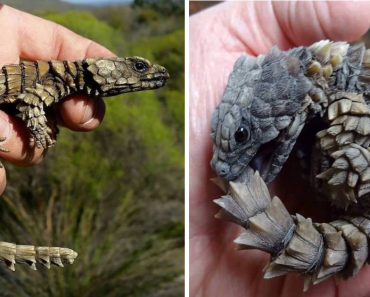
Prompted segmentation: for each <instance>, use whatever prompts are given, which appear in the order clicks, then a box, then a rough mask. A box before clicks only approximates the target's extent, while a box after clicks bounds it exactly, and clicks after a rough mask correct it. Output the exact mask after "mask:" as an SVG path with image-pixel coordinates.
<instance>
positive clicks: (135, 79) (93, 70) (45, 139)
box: [0, 57, 169, 270]
mask: <svg viewBox="0 0 370 297" xmlns="http://www.w3.org/2000/svg"><path fill="white" fill-rule="evenodd" d="M168 78H169V75H168V73H167V71H166V69H165V68H164V67H162V66H159V65H153V64H152V63H151V62H149V61H148V60H146V59H143V58H140V57H128V58H90V59H84V60H77V61H74V62H72V61H56V60H52V61H48V62H45V61H23V62H21V63H20V64H12V65H5V66H3V67H2V69H1V72H0V109H4V110H6V111H7V112H10V113H12V114H14V115H17V116H19V117H21V118H22V119H23V121H25V123H26V125H27V127H28V129H29V130H30V134H31V137H30V146H31V147H34V146H35V145H36V146H37V148H41V147H43V148H47V147H50V146H53V145H54V143H55V141H56V136H57V134H58V132H59V129H58V127H57V125H56V121H55V118H54V115H53V110H52V109H53V105H54V104H56V103H57V102H59V101H61V100H63V99H64V98H65V97H67V96H68V95H70V94H73V93H85V94H87V95H89V96H92V97H98V96H99V97H108V96H115V95H119V94H123V93H129V92H137V91H143V90H153V89H157V88H160V87H163V86H165V85H166V82H167V79H168ZM5 140H6V138H5V137H0V142H3V141H5ZM0 150H1V151H3V152H8V151H9V150H8V149H6V148H4V147H2V146H0ZM0 164H1V163H0ZM0 166H2V165H0ZM76 257H77V253H76V252H74V251H73V250H71V249H67V248H59V247H34V246H28V245H15V244H12V243H6V242H0V262H3V263H5V265H6V266H7V267H9V268H10V269H11V270H14V269H15V268H14V265H15V264H16V263H18V264H26V265H29V266H30V267H31V268H32V269H36V265H35V264H36V263H38V264H42V265H44V266H46V267H48V268H50V264H54V265H57V266H63V264H72V263H73V261H74V259H75V258H76Z"/></svg>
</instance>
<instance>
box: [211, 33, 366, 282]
mask: <svg viewBox="0 0 370 297" xmlns="http://www.w3.org/2000/svg"><path fill="white" fill-rule="evenodd" d="M369 82H370V50H366V49H365V47H364V45H363V44H356V45H349V44H347V43H346V42H330V41H327V40H326V41H320V42H318V43H315V44H313V45H312V46H310V47H298V48H293V49H291V50H288V51H285V52H284V51H280V50H279V49H278V48H277V47H276V46H274V47H273V48H272V49H271V50H270V52H269V53H268V54H267V55H265V56H263V55H261V56H259V57H257V58H251V57H248V56H246V55H242V56H241V57H240V58H239V59H238V60H237V61H236V63H235V65H234V69H233V71H232V73H231V74H230V76H229V81H228V84H227V87H226V89H225V92H224V95H223V98H222V102H221V103H220V104H219V105H218V107H217V108H216V110H215V112H214V113H213V116H212V122H211V137H212V140H213V142H214V146H213V158H212V161H211V166H212V167H213V168H214V169H215V171H216V173H217V175H218V176H219V177H220V178H223V179H225V180H227V181H229V182H230V183H229V186H227V187H225V185H224V184H222V183H221V184H222V187H223V189H224V190H226V191H227V192H228V193H227V195H225V196H223V197H222V198H220V199H217V200H215V202H216V203H217V204H219V205H220V206H221V207H222V208H223V209H222V211H221V212H220V213H219V214H218V217H221V218H225V219H228V220H230V221H232V222H234V223H237V224H239V225H241V226H243V227H244V228H245V229H246V231H245V233H243V234H242V235H241V236H240V237H239V238H238V239H236V243H238V247H239V248H241V249H243V248H257V249H260V250H263V251H265V252H268V253H270V254H271V260H270V263H269V264H268V266H267V267H266V270H265V277H266V278H269V277H274V276H278V275H283V274H285V273H288V272H299V273H302V274H305V275H306V276H307V281H306V285H305V289H307V288H308V286H309V284H310V283H318V282H320V281H322V280H324V279H326V278H328V277H329V276H331V275H334V274H335V275H337V276H339V277H342V278H345V279H346V278H348V277H351V276H354V275H355V274H357V272H358V271H359V269H360V268H361V267H362V266H363V265H364V264H365V262H366V261H369V260H370V255H369V243H368V242H369V240H370V215H369V214H368V211H369V201H370V199H369V196H370V151H369V146H370V108H369V107H368V105H369V103H370V84H369ZM313 121H319V122H320V127H321V128H320V129H319V130H318V131H316V132H317V140H316V142H315V143H312V144H311V148H310V151H311V155H310V162H311V166H310V169H311V171H310V182H311V185H312V187H313V188H314V189H315V191H316V193H317V194H318V195H320V196H324V197H326V198H327V199H329V200H330V202H331V203H332V204H333V205H335V206H337V207H340V208H343V209H344V210H346V215H344V216H343V217H341V218H340V219H339V220H337V221H334V222H331V223H329V224H326V223H323V224H314V223H312V221H311V219H305V218H304V217H302V216H301V215H298V214H297V215H296V216H290V215H289V213H288V212H287V210H286V209H285V207H284V205H283V204H282V203H281V201H280V200H279V198H277V197H274V198H273V199H272V200H271V199H270V196H269V194H268V191H267V188H266V185H265V182H266V183H269V182H270V181H272V180H273V179H274V178H275V177H276V175H277V174H278V173H279V171H280V170H281V168H282V166H283V164H284V163H285V161H286V160H287V158H288V156H289V154H290V153H291V151H292V149H293V147H294V145H295V144H296V141H297V138H298V136H299V135H300V134H301V132H302V129H303V128H304V127H305V126H309V125H310V124H309V123H310V122H313ZM254 171H255V172H256V173H253V172H254ZM258 172H259V173H258ZM259 174H260V175H261V177H260V175H259Z"/></svg>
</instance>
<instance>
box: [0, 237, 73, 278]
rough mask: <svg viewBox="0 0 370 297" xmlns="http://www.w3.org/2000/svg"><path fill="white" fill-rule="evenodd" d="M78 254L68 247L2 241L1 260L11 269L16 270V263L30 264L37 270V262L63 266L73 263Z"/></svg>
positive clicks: (45, 264)
mask: <svg viewBox="0 0 370 297" xmlns="http://www.w3.org/2000/svg"><path fill="white" fill-rule="evenodd" d="M77 256H78V254H77V253H76V252H75V251H73V250H71V249H67V248H60V247H35V246H32V245H16V244H14V243H8V242H2V241H1V242H0V262H2V263H4V264H5V265H6V266H7V267H8V268H9V269H10V270H13V271H14V270H15V264H21V265H28V266H29V267H30V268H31V269H33V270H36V264H40V265H43V266H45V267H47V268H50V265H51V264H52V265H55V266H59V267H63V266H64V264H73V262H74V260H75V258H76V257H77Z"/></svg>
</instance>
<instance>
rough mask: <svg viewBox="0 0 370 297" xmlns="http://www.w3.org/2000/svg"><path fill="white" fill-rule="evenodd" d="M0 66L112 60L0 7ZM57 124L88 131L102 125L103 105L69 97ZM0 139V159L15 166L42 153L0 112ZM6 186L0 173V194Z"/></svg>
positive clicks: (84, 42) (82, 41)
mask: <svg viewBox="0 0 370 297" xmlns="http://www.w3.org/2000/svg"><path fill="white" fill-rule="evenodd" d="M0 28H1V34H0V65H1V66H3V65H4V64H12V63H19V58H20V57H21V58H23V59H28V60H44V61H48V60H52V59H56V60H76V59H84V58H88V57H104V56H114V55H113V53H111V52H110V51H109V50H107V49H105V48H104V47H102V46H100V45H98V44H97V43H95V42H93V41H91V40H88V39H86V38H83V37H81V36H79V35H77V34H75V33H73V32H71V31H69V30H68V29H66V28H64V27H62V26H60V25H57V24H55V23H52V22H49V21H46V20H43V19H41V18H38V17H35V16H32V15H29V14H27V13H24V12H21V11H18V10H16V9H13V8H11V7H8V6H5V5H1V6H0ZM55 112H56V115H57V118H58V124H59V125H62V126H65V127H67V128H69V129H71V130H74V131H90V130H93V129H95V128H96V127H97V126H98V125H99V124H100V122H101V121H102V119H103V117H104V113H105V105H104V102H103V100H102V99H91V98H89V97H87V96H84V95H73V96H70V97H68V98H67V99H65V100H63V101H62V102H61V103H60V104H58V105H57V106H56V108H55ZM0 136H2V137H4V136H5V137H7V139H6V140H5V141H4V142H2V143H1V145H2V146H4V147H5V148H7V149H9V150H10V152H8V153H6V152H0V157H1V158H3V159H5V160H7V161H10V162H12V163H14V164H17V165H19V166H32V165H36V164H38V163H40V162H41V161H42V159H43V157H44V155H45V150H44V149H38V148H30V147H29V138H30V135H29V130H28V128H27V127H26V124H25V123H24V122H23V121H22V120H21V119H19V118H17V117H15V116H11V115H8V114H7V113H5V112H3V111H0ZM5 186H6V174H5V170H4V169H0V194H1V193H2V192H3V191H4V189H5Z"/></svg>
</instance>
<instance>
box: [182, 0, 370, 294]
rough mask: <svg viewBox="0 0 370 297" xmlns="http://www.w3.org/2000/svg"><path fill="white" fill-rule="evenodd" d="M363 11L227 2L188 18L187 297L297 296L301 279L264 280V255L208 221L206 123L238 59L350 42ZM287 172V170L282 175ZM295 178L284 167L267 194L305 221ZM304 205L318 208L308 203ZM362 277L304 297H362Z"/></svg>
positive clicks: (368, 288) (236, 230)
mask: <svg viewBox="0 0 370 297" xmlns="http://www.w3.org/2000/svg"><path fill="white" fill-rule="evenodd" d="M369 9H370V3H360V2H357V3H354V2H313V1H312V2H231V3H223V4H221V5H218V6H215V7H213V8H211V9H208V10H206V11H204V12H201V13H199V14H197V15H195V16H193V17H191V19H190V67H189V69H190V83H189V85H190V87H191V88H190V120H189V123H190V129H189V131H190V132H189V137H190V143H191V145H190V170H189V171H190V210H191V212H190V240H189V245H190V267H191V270H190V296H233V297H238V296H258V297H260V296H284V297H286V296H301V295H302V294H303V293H302V289H303V278H302V277H299V278H297V276H296V275H294V274H288V275H286V276H283V277H277V278H273V279H269V280H264V279H263V272H262V269H263V267H264V266H265V265H266V264H267V262H268V257H269V255H267V254H266V253H263V252H260V251H256V250H251V251H242V252H236V251H235V250H234V244H233V242H232V241H233V240H234V239H235V238H236V237H237V236H238V235H239V234H240V233H241V232H242V229H241V228H240V227H238V226H236V225H234V224H231V223H230V222H224V221H219V220H216V219H215V218H214V215H215V214H216V213H217V211H218V210H219V207H218V206H216V205H215V204H213V202H212V200H213V199H216V198H218V197H219V196H220V194H221V193H220V191H219V190H218V189H217V188H216V187H215V186H214V185H212V184H211V182H210V181H209V179H210V178H211V177H214V176H215V173H214V172H213V171H212V169H211V168H210V165H209V162H210V160H211V157H212V142H211V139H210V136H209V134H210V128H209V127H210V118H211V115H212V112H213V110H214V109H215V107H216V106H217V104H218V103H219V102H220V101H221V97H222V93H223V90H224V88H225V86H226V82H227V77H228V75H229V73H230V72H231V70H232V67H233V64H234V62H235V61H236V59H237V58H238V57H239V56H240V55H241V53H242V52H246V53H247V54H249V55H252V56H257V55H259V54H265V53H267V52H268V50H269V49H270V48H271V46H272V45H274V44H277V45H278V46H279V48H280V49H283V50H286V49H288V48H291V47H295V46H299V45H310V44H312V43H314V42H316V41H318V40H322V39H330V40H345V41H354V40H355V39H357V38H359V37H360V36H361V35H362V34H364V33H365V31H366V30H367V29H368V28H369V26H370V19H369V17H368V13H367V12H368V11H369ZM289 165H291V166H292V167H291V168H295V169H294V170H287V166H288V167H289ZM291 168H290V169H291ZM298 170H299V168H297V167H296V164H294V163H293V164H286V166H284V169H283V171H282V172H281V173H280V174H279V175H278V177H277V179H276V180H275V181H274V182H273V183H272V184H271V186H270V187H269V189H270V192H272V193H273V194H276V195H277V196H279V197H280V198H281V199H282V200H283V202H284V203H285V204H286V205H287V208H288V210H290V211H291V213H295V212H299V213H301V214H304V215H306V213H308V212H307V205H306V204H305V205H303V203H302V196H305V194H306V193H310V192H309V191H308V192H307V189H306V188H305V187H304V185H303V184H302V183H299V182H297V184H296V185H295V188H294V190H292V181H297V171H298ZM306 196H307V195H306ZM310 202H311V203H312V202H313V203H315V204H316V206H317V205H318V203H319V202H315V201H313V198H312V196H311V200H310ZM311 205H312V204H311ZM302 209H304V210H305V211H302ZM316 209H317V207H316ZM312 215H313V214H312V213H311V216H312ZM369 275H370V269H369V267H364V268H362V270H361V272H360V273H359V274H358V275H357V276H356V277H355V278H352V279H350V280H348V281H347V282H345V283H341V284H339V286H335V282H334V280H333V278H331V279H329V280H326V281H324V282H323V283H320V284H318V285H316V286H313V287H311V288H310V290H309V291H308V292H307V293H306V294H305V296H343V297H347V296H351V297H357V296H370V285H369V283H368V281H367V280H366V279H367V278H368V277H369Z"/></svg>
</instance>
